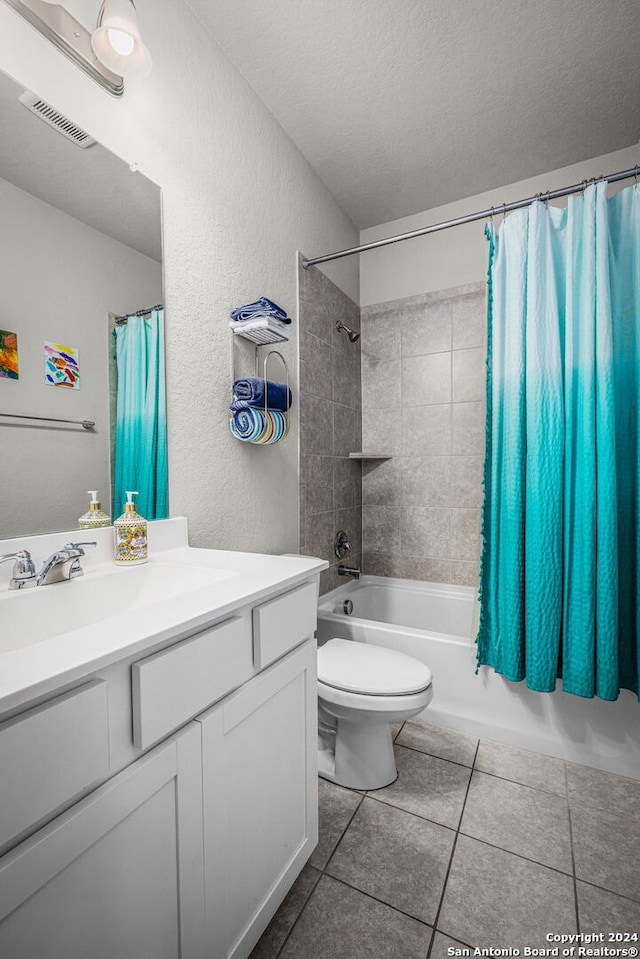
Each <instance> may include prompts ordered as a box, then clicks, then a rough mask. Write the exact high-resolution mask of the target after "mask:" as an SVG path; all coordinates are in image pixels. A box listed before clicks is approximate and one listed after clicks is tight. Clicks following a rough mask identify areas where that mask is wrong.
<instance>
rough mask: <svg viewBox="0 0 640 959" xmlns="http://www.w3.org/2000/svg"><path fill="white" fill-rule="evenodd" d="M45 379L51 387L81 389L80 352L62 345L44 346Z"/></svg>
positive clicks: (48, 344)
mask: <svg viewBox="0 0 640 959" xmlns="http://www.w3.org/2000/svg"><path fill="white" fill-rule="evenodd" d="M44 378H45V381H46V382H47V383H49V384H50V385H51V386H66V387H67V388H68V389H71V390H79V389H80V365H79V362H78V351H77V350H76V349H75V347H73V346H63V345H62V343H45V344H44Z"/></svg>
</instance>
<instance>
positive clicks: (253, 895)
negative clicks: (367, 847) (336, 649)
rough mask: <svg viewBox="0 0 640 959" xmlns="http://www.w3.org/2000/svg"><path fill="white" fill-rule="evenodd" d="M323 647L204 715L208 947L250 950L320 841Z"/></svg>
mask: <svg viewBox="0 0 640 959" xmlns="http://www.w3.org/2000/svg"><path fill="white" fill-rule="evenodd" d="M315 664H316V648H315V642H313V641H311V642H308V643H306V644H305V645H304V646H303V647H300V649H298V650H297V651H296V652H294V653H291V654H290V655H289V656H287V657H286V658H285V659H283V660H281V661H280V662H279V663H277V664H276V665H274V666H272V667H271V668H270V669H268V670H266V671H265V672H264V673H262V674H261V675H260V676H258V677H256V678H255V679H254V680H252V681H251V682H250V683H248V684H247V685H246V686H245V687H243V688H242V689H241V690H239V691H238V692H237V693H234V694H233V695H231V696H229V697H228V698H227V699H226V700H225V701H224V702H223V703H220V704H219V705H218V706H216V707H214V708H213V709H212V710H210V711H209V712H208V713H207V714H206V715H205V716H204V717H203V718H202V720H201V722H202V729H203V769H204V771H203V777H204V817H205V827H204V833H205V905H206V914H207V934H206V938H207V949H208V953H209V954H210V955H211V957H212V959H218V957H226V956H233V957H235V959H241V957H244V956H248V955H249V953H250V951H251V949H252V947H253V945H254V944H255V942H256V941H257V940H258V938H259V936H260V934H261V933H262V931H263V930H264V928H265V927H266V925H267V923H268V922H269V919H270V918H271V915H272V914H273V912H274V911H275V909H276V908H277V906H278V905H279V903H280V901H281V900H282V899H283V898H284V895H285V894H286V892H287V890H288V889H289V887H290V885H291V884H292V882H293V880H294V879H295V877H296V876H297V874H298V872H299V871H300V869H301V868H302V865H303V864H304V862H306V860H307V859H308V857H309V855H310V853H311V851H312V849H313V847H314V846H315V844H316V842H317V778H316V775H317V769H316V719H315V717H316V679H315Z"/></svg>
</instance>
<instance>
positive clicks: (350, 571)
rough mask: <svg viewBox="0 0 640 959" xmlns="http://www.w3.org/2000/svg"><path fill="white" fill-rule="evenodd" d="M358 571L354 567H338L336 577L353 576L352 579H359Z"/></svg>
mask: <svg viewBox="0 0 640 959" xmlns="http://www.w3.org/2000/svg"><path fill="white" fill-rule="evenodd" d="M360 575H361V574H360V570H359V569H357V568H356V567H355V566H338V576H353V578H354V579H360Z"/></svg>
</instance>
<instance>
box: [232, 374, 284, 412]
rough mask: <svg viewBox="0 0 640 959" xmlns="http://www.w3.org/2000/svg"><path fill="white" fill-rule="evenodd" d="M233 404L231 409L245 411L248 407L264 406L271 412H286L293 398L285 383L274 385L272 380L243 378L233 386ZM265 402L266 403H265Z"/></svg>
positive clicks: (252, 377) (256, 377) (251, 377)
mask: <svg viewBox="0 0 640 959" xmlns="http://www.w3.org/2000/svg"><path fill="white" fill-rule="evenodd" d="M233 399H234V404H236V403H238V404H240V403H242V404H243V406H239V405H238V406H236V405H234V404H232V406H231V409H234V410H236V409H246V408H247V407H249V406H257V407H258V408H260V407H262V408H264V407H265V406H266V407H268V408H269V409H272V410H281V411H282V412H286V411H287V410H289V409H291V403H292V400H293V397H292V395H291V390H290V389H289V388H288V387H287V385H286V383H276V382H275V381H274V380H263V379H262V377H260V376H245V377H244V379H241V380H236V381H235V382H234V384H233ZM265 400H266V402H265Z"/></svg>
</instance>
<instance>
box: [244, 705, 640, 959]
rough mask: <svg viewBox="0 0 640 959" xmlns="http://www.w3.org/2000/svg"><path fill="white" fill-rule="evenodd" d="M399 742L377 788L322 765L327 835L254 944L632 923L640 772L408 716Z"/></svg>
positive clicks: (364, 947) (450, 940) (308, 955)
mask: <svg viewBox="0 0 640 959" xmlns="http://www.w3.org/2000/svg"><path fill="white" fill-rule="evenodd" d="M395 750H396V761H397V765H398V772H399V776H398V779H397V780H396V782H395V783H393V784H392V785H391V786H387V787H386V788H385V789H378V790H375V791H372V792H368V793H364V792H357V791H355V790H351V789H344V788H342V787H341V786H336V785H334V784H333V783H329V782H326V780H323V779H321V780H319V795H320V841H319V843H318V846H317V848H316V850H315V851H314V853H313V855H312V856H311V859H310V860H309V863H308V864H307V865H306V866H305V868H304V870H303V871H302V873H301V875H300V877H299V878H298V880H297V881H296V883H295V884H294V886H293V888H292V889H291V891H290V892H289V895H288V896H287V897H286V899H285V900H284V902H283V903H282V905H281V907H280V909H279V910H278V912H277V913H276V915H275V917H274V919H273V920H272V922H271V924H270V925H269V927H268V929H267V930H266V932H265V934H264V935H263V937H262V939H261V940H260V942H259V943H258V944H257V946H256V948H255V949H254V951H253V953H252V956H251V959H276V957H279V959H448V954H447V949H448V948H450V947H457V948H460V947H465V946H466V947H471V948H474V947H481V948H483V947H484V948H486V947H494V948H500V947H501V948H508V947H511V948H520V949H522V947H523V946H533V947H545V946H546V947H548V946H549V945H550V944H549V942H547V941H546V939H545V934H546V933H576V932H590V933H593V932H604V933H608V932H625V931H626V932H632V933H633V932H638V933H640V781H636V780H631V779H624V778H622V777H620V776H612V775H609V774H607V773H603V772H600V771H599V770H596V769H590V768H588V767H586V766H575V765H571V764H570V763H564V762H562V761H561V760H559V759H552V758H550V757H548V756H541V755H539V754H537V753H531V752H527V751H526V750H522V749H515V748H513V747H511V746H505V745H503V744H501V743H494V742H488V741H485V740H482V741H478V740H477V739H476V738H474V737H473V736H470V735H467V734H466V733H461V732H457V731H456V730H452V729H446V728H444V727H441V726H428V725H424V724H421V723H417V722H408V723H405V724H404V726H402V727H401V728H398V729H397V730H396V738H395Z"/></svg>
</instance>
